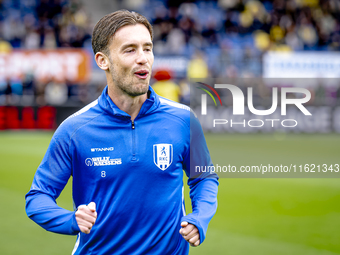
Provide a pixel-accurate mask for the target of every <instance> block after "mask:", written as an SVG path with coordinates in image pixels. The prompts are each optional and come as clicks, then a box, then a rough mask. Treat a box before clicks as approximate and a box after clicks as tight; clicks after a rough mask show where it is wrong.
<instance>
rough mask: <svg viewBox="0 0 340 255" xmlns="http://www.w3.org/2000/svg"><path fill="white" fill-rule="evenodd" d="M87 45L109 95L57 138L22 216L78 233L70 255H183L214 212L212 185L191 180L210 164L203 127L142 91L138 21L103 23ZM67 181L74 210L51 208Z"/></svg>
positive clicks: (131, 16)
mask: <svg viewBox="0 0 340 255" xmlns="http://www.w3.org/2000/svg"><path fill="white" fill-rule="evenodd" d="M92 46H93V51H94V54H95V60H96V62H97V64H98V66H99V67H100V68H101V69H102V70H104V71H105V74H106V78H107V87H106V88H105V89H104V91H103V92H102V94H101V96H100V97H99V98H98V99H97V100H96V101H94V102H92V103H91V104H89V105H88V106H86V107H84V108H83V109H81V110H80V111H78V112H77V113H75V114H73V115H71V116H70V117H69V118H68V119H66V120H65V121H64V122H63V123H62V124H61V125H60V126H59V128H58V129H57V130H56V132H55V134H54V135H53V138H52V140H51V143H50V145H49V147H48V150H47V152H46V154H45V156H44V158H43V160H42V162H41V164H40V166H39V168H38V169H37V172H36V174H35V177H34V180H33V184H32V187H31V189H30V191H29V192H28V194H27V195H26V212H27V215H28V216H29V217H30V218H31V219H32V220H33V221H35V222H36V223H38V224H39V225H40V226H42V227H43V228H45V229H46V230H49V231H53V232H56V233H61V234H68V235H78V237H77V241H76V244H75V247H74V250H73V253H72V254H188V252H189V244H190V245H192V246H198V245H199V244H201V243H202V242H203V241H204V239H205V234H206V231H207V227H208V223H209V221H210V220H211V218H212V217H213V215H214V214H215V211H216V208H217V199H216V197H217V186H218V181H217V179H218V177H217V176H216V175H215V174H212V173H196V172H195V166H210V165H212V163H211V159H210V155H209V151H208V149H207V145H206V142H205V139H204V135H203V132H202V129H201V126H200V124H199V122H198V120H197V119H196V117H194V116H193V115H191V114H190V109H189V108H188V107H186V106H184V105H181V104H178V103H175V102H172V101H169V100H166V99H164V98H161V97H159V96H158V95H157V94H155V92H154V91H153V90H152V88H151V87H150V86H149V81H150V76H151V68H152V64H153V60H154V56H153V52H152V27H151V25H150V24H149V22H148V21H147V19H146V18H145V17H144V16H142V15H140V14H137V13H134V12H129V11H117V12H114V13H111V14H108V15H106V16H104V17H103V18H102V19H101V20H100V21H99V22H98V23H97V25H96V26H95V28H94V31H93V38H92ZM183 170H184V171H185V173H186V175H187V176H188V177H189V179H188V185H189V186H190V198H191V201H192V207H193V212H192V213H191V214H188V215H185V208H184V201H183V181H182V180H183ZM70 176H72V177H73V201H74V205H75V211H68V210H65V209H63V208H61V207H59V206H58V205H57V204H56V199H57V198H58V196H59V195H60V193H61V191H62V190H63V188H64V186H65V185H66V183H67V181H68V179H69V178H70Z"/></svg>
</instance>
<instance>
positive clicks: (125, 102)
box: [108, 86, 147, 120]
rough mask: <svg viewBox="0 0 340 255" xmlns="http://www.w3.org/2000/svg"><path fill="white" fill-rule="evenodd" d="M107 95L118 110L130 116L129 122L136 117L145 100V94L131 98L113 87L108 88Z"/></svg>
mask: <svg viewBox="0 0 340 255" xmlns="http://www.w3.org/2000/svg"><path fill="white" fill-rule="evenodd" d="M108 94H109V97H110V98H111V100H112V101H113V102H114V103H115V105H116V106H117V107H118V108H119V109H121V110H122V111H124V112H126V113H127V114H129V115H130V116H131V120H134V119H135V118H136V117H137V115H138V113H139V111H140V109H141V108H142V105H143V103H144V102H145V100H146V99H147V93H145V94H143V95H140V96H135V97H133V96H129V95H128V94H126V93H125V92H123V91H121V90H119V89H117V88H116V87H115V86H109V87H108Z"/></svg>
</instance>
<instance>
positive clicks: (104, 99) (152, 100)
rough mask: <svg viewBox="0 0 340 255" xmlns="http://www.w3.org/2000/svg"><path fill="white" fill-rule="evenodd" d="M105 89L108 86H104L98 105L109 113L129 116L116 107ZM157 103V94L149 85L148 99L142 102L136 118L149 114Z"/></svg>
mask: <svg viewBox="0 0 340 255" xmlns="http://www.w3.org/2000/svg"><path fill="white" fill-rule="evenodd" d="M107 91H108V86H106V87H105V88H104V90H103V92H102V94H101V95H100V96H99V98H98V104H99V106H100V107H101V108H102V109H103V110H104V111H106V112H107V113H108V114H110V115H115V116H124V117H129V118H130V117H131V116H130V115H129V114H127V113H126V112H124V111H122V110H121V109H119V108H118V107H117V105H115V103H114V102H113V101H112V99H111V98H110V96H109V94H108V93H107ZM159 104H160V101H159V96H158V95H157V94H156V93H155V91H154V90H153V89H152V88H151V86H149V91H148V99H146V100H145V102H144V103H143V105H142V108H141V109H140V111H139V113H138V115H137V117H136V118H139V117H141V116H143V115H148V114H151V113H152V112H154V111H155V110H156V109H157V108H158V107H159Z"/></svg>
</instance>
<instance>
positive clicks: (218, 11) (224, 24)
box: [0, 0, 340, 105]
mask: <svg viewBox="0 0 340 255" xmlns="http://www.w3.org/2000/svg"><path fill="white" fill-rule="evenodd" d="M83 4H84V3H83V2H82V1H81V0H0V53H1V52H9V51H10V50H11V49H16V48H20V49H38V48H44V49H53V48H58V47H80V48H87V49H89V48H91V33H92V26H93V23H95V21H92V20H91V19H90V13H86V11H85V8H84V5H83ZM119 5H120V7H121V8H126V9H130V10H136V11H138V12H140V13H141V14H143V15H145V16H146V17H147V18H148V19H149V20H150V22H151V23H152V25H153V28H154V54H155V56H166V55H178V56H185V57H186V58H187V59H188V60H189V61H188V66H187V71H186V75H184V76H183V75H182V76H178V75H177V74H176V73H172V72H171V70H165V71H169V73H170V74H171V75H170V76H169V79H168V80H167V82H164V77H163V76H164V75H163V76H158V78H157V77H153V79H152V84H154V83H157V85H158V87H160V86H159V85H160V84H166V85H167V86H168V88H169V89H170V88H171V91H172V92H171V93H176V94H177V95H176V98H177V99H176V101H180V102H183V103H188V102H189V88H188V84H187V82H185V80H186V79H188V78H199V79H205V78H207V77H219V78H233V77H243V78H253V77H261V76H262V57H263V54H264V53H265V52H267V51H301V50H304V51H339V50H340V1H339V0H287V1H282V0H264V1H258V0H216V1H177V0H163V1H160V0H128V1H119ZM112 11H114V10H112ZM158 71H162V70H155V73H157V72H158ZM163 71H164V70H163ZM156 76H157V75H156ZM159 77H163V78H160V79H159ZM174 84H175V85H177V87H174ZM103 86H105V84H96V83H93V82H92V83H89V84H81V85H80V84H71V83H69V82H67V81H65V83H60V82H56V81H46V82H44V83H41V82H38V81H35V80H34V77H31V76H30V75H29V74H28V75H26V77H22V78H21V80H20V79H18V78H15V77H13V79H10V80H5V81H2V80H1V79H0V104H18V103H20V102H21V103H23V102H26V103H27V104H38V105H44V104H51V105H65V104H85V103H87V102H90V101H91V100H93V98H94V97H96V96H97V95H98V94H99V93H100V90H101V89H102V87H103ZM178 88H179V89H178ZM163 90H166V89H163ZM267 90H268V91H267V92H268V93H269V94H270V92H271V90H270V89H269V88H267ZM255 92H256V91H255ZM312 94H313V95H316V97H320V95H325V96H327V95H330V96H331V97H335V98H336V99H337V101H340V100H339V99H340V89H339V87H333V88H330V89H326V88H323V87H322V86H321V87H320V88H319V87H318V88H316V89H315V90H313V91H312ZM57 95H59V96H57ZM320 100H321V99H320ZM321 101H322V100H321ZM321 101H320V102H321ZM324 101H325V102H323V103H327V102H329V101H327V100H324Z"/></svg>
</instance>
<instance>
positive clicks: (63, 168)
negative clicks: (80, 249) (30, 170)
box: [26, 131, 79, 235]
mask: <svg viewBox="0 0 340 255" xmlns="http://www.w3.org/2000/svg"><path fill="white" fill-rule="evenodd" d="M58 134H60V132H58V131H57V132H56V134H55V135H54V136H53V138H52V140H51V143H50V145H49V148H48V150H47V152H46V154H45V156H44V158H43V160H42V162H41V164H40V166H39V167H38V169H37V171H36V174H35V176H34V179H33V183H32V186H31V189H30V191H29V192H28V193H27V194H26V213H27V216H28V217H29V218H30V219H32V220H33V221H34V222H36V223H37V224H39V225H40V226H41V227H43V228H44V229H46V230H48V231H52V232H56V233H60V234H68V235H75V234H77V233H78V232H79V227H78V225H77V222H76V219H75V212H74V211H68V210H66V209H63V208H61V207H59V206H58V205H57V203H56V199H57V198H58V197H59V195H60V193H61V191H62V190H63V188H64V187H65V185H66V183H67V181H68V179H69V178H70V176H71V159H70V156H69V153H68V144H67V142H65V141H64V140H65V139H63V138H64V137H61V136H60V135H58Z"/></svg>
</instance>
